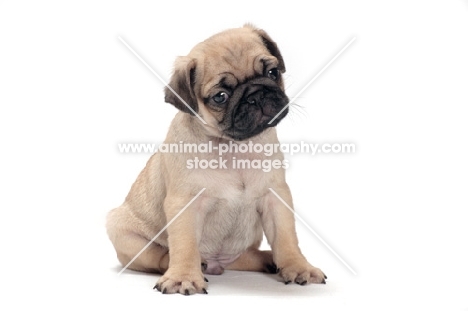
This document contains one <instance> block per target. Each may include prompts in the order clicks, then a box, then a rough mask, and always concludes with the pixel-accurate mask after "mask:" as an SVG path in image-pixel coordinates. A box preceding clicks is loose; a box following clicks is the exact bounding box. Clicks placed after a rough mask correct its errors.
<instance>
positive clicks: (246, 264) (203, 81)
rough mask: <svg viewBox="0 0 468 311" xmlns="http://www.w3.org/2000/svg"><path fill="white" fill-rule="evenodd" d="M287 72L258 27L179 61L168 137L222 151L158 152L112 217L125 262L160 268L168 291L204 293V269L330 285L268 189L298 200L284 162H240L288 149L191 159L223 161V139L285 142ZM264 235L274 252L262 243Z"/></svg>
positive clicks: (230, 33) (215, 39)
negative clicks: (280, 127)
mask: <svg viewBox="0 0 468 311" xmlns="http://www.w3.org/2000/svg"><path fill="white" fill-rule="evenodd" d="M284 72H285V65H284V61H283V57H282V56H281V53H280V51H279V49H278V47H277V45H276V43H275V42H274V41H273V40H272V39H271V38H270V37H269V36H268V34H267V33H266V32H265V31H263V30H261V29H257V28H255V27H254V26H252V25H245V26H244V27H241V28H236V29H230V30H227V31H224V32H221V33H219V34H216V35H214V36H212V37H210V38H208V39H207V40H205V41H203V42H201V43H199V44H198V45H196V46H195V47H194V48H193V49H192V50H191V51H190V53H189V54H188V55H187V56H184V57H179V58H178V59H177V60H176V63H175V68H174V73H173V75H172V78H171V80H170V82H169V86H168V87H166V89H165V101H166V102H168V103H170V104H172V105H174V106H175V107H176V108H178V109H179V110H180V111H179V112H178V113H177V114H176V116H175V117H174V119H173V121H172V123H171V125H170V128H169V131H168V134H167V137H166V139H165V144H180V143H181V142H183V143H184V144H198V145H199V144H209V143H211V144H212V146H213V149H214V150H215V151H214V152H211V153H209V152H204V153H203V152H199V153H197V152H189V153H184V152H179V153H163V152H157V153H155V154H154V155H153V156H152V157H151V158H150V159H149V161H148V162H147V164H146V167H145V168H144V169H143V171H142V172H141V173H140V175H139V176H138V178H137V179H136V181H135V182H134V184H133V185H132V187H131V190H130V192H129V194H128V196H127V197H126V199H125V202H124V203H123V204H122V205H121V206H120V207H118V208H116V209H113V210H112V211H110V212H109V214H108V218H107V232H108V235H109V238H110V240H111V241H112V243H113V245H114V247H115V250H116V252H117V257H118V259H119V261H120V262H121V264H122V265H124V266H125V265H127V264H129V263H130V262H131V264H130V265H129V267H128V268H130V269H133V270H137V271H145V272H154V273H160V274H162V276H161V277H160V278H159V280H158V281H157V283H156V285H155V287H154V288H155V289H157V290H158V291H160V292H162V293H163V294H166V293H167V294H169V293H181V294H185V295H191V294H195V293H205V294H206V293H207V290H206V289H207V283H206V281H207V280H206V278H205V277H204V273H206V274H221V273H223V271H224V270H225V269H231V270H245V271H264V272H269V273H277V272H279V274H280V277H281V278H282V279H283V280H284V283H285V284H288V283H291V282H295V283H297V284H300V285H305V284H308V283H323V284H325V279H326V276H325V274H324V273H323V272H322V271H321V270H320V269H318V268H316V267H314V266H312V265H311V264H309V263H308V262H307V260H306V259H305V257H304V256H303V255H302V253H301V251H300V249H299V247H298V239H297V236H296V231H295V224H294V215H293V213H291V211H290V210H288V208H287V207H286V206H285V205H284V204H283V203H282V202H281V201H280V200H279V199H278V198H277V197H276V196H275V195H274V194H273V193H272V191H270V190H269V189H270V188H271V189H273V190H274V191H275V192H276V193H277V194H278V195H279V196H280V197H281V198H282V199H283V200H284V201H285V202H286V203H287V204H288V205H289V206H291V207H292V206H293V202H292V197H291V192H290V190H289V187H288V185H287V183H286V181H285V170H284V168H283V167H281V168H279V169H278V168H274V169H271V170H270V171H269V172H265V171H264V170H260V169H254V168H244V169H240V168H235V167H236V166H235V163H234V162H235V161H239V160H246V161H253V160H261V161H263V160H270V161H275V160H279V161H280V162H277V163H282V162H283V160H284V157H283V154H282V153H281V152H276V153H274V154H273V155H272V156H270V157H268V156H266V155H265V154H263V153H255V152H250V153H249V152H240V151H239V150H236V149H235V148H232V149H233V151H231V152H227V153H225V154H223V161H225V165H224V167H222V168H218V169H202V168H200V167H198V168H196V167H193V166H192V167H189V166H188V165H187V163H189V162H188V161H190V160H193V159H195V158H198V159H199V160H208V161H211V160H216V161H218V160H219V154H218V152H217V151H216V147H219V146H221V145H222V144H229V143H231V144H238V145H239V144H243V143H244V144H245V143H247V142H249V143H250V142H251V143H252V144H278V143H279V142H278V138H277V134H276V128H275V126H276V125H277V124H278V122H280V121H281V120H282V119H283V118H284V117H285V116H286V114H287V112H288V110H287V109H285V110H284V111H283V112H282V113H281V114H280V115H279V116H278V117H277V118H276V119H275V120H274V121H273V122H272V123H271V124H270V121H271V120H272V119H273V118H274V117H275V116H276V115H277V114H278V113H279V112H280V111H281V109H283V108H284V107H285V106H286V105H287V104H288V97H287V96H286V94H285V93H284V85H283V78H282V74H283V73H284ZM197 115H198V116H199V117H201V119H200V118H199V117H198V116H197ZM202 120H203V121H202ZM205 123H206V124H205ZM213 163H215V162H213ZM203 189H205V190H204V191H203V192H202V193H201V194H200V195H199V196H198V197H197V198H196V199H195V200H193V198H194V197H195V196H196V195H197V194H199V193H200V192H201V191H202V190H203ZM191 200H193V202H191V204H190V205H189V206H188V207H186V206H187V204H188V203H189V202H190V201H191ZM184 207H186V209H185V210H184V211H183V212H182V213H179V212H181V210H182V209H183V208H184ZM168 224H169V225H168ZM166 225H168V226H167V228H166V229H165V230H163V231H162V232H161V230H162V229H163V228H165V226H166ZM263 233H265V236H266V238H267V241H268V243H269V245H270V246H271V251H261V250H259V246H260V243H261V241H262V238H263ZM158 234H159V235H158ZM156 235H158V237H157V238H156V239H154V241H153V242H151V243H150V245H149V247H147V248H146V249H145V251H144V252H142V253H141V254H140V255H139V256H137V258H135V259H134V257H135V256H136V255H137V254H138V253H139V252H140V251H141V250H142V249H143V248H144V247H145V246H146V245H147V244H148V243H149V242H150V241H151V240H152V239H153V238H154V237H155V236H156ZM133 259H134V260H133ZM132 260H133V261H132Z"/></svg>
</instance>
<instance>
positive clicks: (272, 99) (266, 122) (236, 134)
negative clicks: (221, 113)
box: [224, 83, 289, 140]
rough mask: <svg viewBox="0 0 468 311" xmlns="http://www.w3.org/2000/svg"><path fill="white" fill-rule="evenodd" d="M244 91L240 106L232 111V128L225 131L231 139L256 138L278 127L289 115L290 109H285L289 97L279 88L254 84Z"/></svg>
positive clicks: (239, 102)
mask: <svg viewBox="0 0 468 311" xmlns="http://www.w3.org/2000/svg"><path fill="white" fill-rule="evenodd" d="M242 91H243V92H242V96H241V98H240V100H239V101H238V104H237V105H236V106H235V107H233V109H232V110H231V116H230V126H229V127H228V128H227V129H226V130H224V134H225V135H227V136H229V137H230V138H232V139H234V140H245V139H248V138H251V137H253V136H256V135H258V134H260V133H261V132H263V131H264V130H265V129H267V128H269V127H274V126H276V125H277V124H278V123H279V122H280V121H281V120H282V119H283V118H284V117H285V116H286V115H287V114H288V108H286V109H284V107H285V106H286V105H287V104H288V102H289V100H288V97H287V96H286V94H284V92H283V91H282V90H281V89H280V88H279V87H278V86H276V85H273V86H272V85H271V84H270V85H262V84H256V83H254V84H251V85H249V86H247V87H245V88H244V90H242ZM283 109H284V110H283ZM282 110H283V111H282ZM280 112H281V113H280ZM270 122H271V123H270Z"/></svg>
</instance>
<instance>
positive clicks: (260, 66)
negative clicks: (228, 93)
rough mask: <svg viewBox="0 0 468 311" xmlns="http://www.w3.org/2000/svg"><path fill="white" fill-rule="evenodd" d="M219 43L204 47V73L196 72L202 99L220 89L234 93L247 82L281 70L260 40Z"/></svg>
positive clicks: (250, 37) (248, 39)
mask: <svg viewBox="0 0 468 311" xmlns="http://www.w3.org/2000/svg"><path fill="white" fill-rule="evenodd" d="M220 41H221V42H219V40H218V42H213V43H210V44H205V46H204V48H203V51H202V53H200V54H199V56H200V57H201V58H202V61H201V62H199V65H201V66H203V70H201V72H200V73H198V72H197V82H198V83H200V91H201V94H202V95H206V94H209V93H210V90H211V89H213V88H218V87H223V88H228V89H229V88H231V89H233V88H235V87H236V86H237V85H238V84H240V83H243V82H244V81H245V80H247V79H249V78H252V77H254V76H258V75H263V74H264V73H265V71H267V70H269V69H272V68H275V67H277V66H278V60H277V59H276V57H274V56H272V55H271V54H270V53H269V52H268V49H267V48H266V47H265V46H264V45H263V42H262V40H261V39H260V38H259V37H258V36H246V37H245V36H244V37H237V38H226V40H220ZM199 61H200V59H199ZM199 74H200V75H199Z"/></svg>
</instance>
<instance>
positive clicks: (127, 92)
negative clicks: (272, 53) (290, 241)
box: [0, 0, 468, 310]
mask: <svg viewBox="0 0 468 311" xmlns="http://www.w3.org/2000/svg"><path fill="white" fill-rule="evenodd" d="M377 3H378V4H377ZM245 22H251V23H254V24H255V25H257V26H258V27H261V28H264V29H265V30H266V31H267V32H268V33H269V34H270V35H271V36H272V37H273V38H274V39H275V40H276V41H277V43H278V45H279V47H280V49H281V51H282V53H283V56H284V59H285V62H286V67H287V79H288V80H287V84H288V85H291V87H290V88H289V89H288V95H289V96H290V97H291V98H292V97H293V96H294V95H295V94H296V93H297V92H298V91H299V90H300V89H301V88H302V87H303V86H304V85H305V84H306V83H307V82H308V81H310V79H311V78H312V77H313V76H314V75H315V74H316V73H317V72H318V71H319V70H320V69H321V68H323V66H324V65H325V64H326V63H327V62H328V61H329V60H330V59H331V58H332V57H333V56H334V55H335V54H336V53H337V52H338V51H339V50H340V49H341V48H342V47H343V46H344V45H345V44H346V43H347V42H348V41H349V40H351V38H353V37H356V40H355V42H354V43H353V44H352V45H351V46H350V47H349V49H348V50H347V51H345V52H344V53H343V54H342V55H341V56H340V57H339V58H338V59H337V60H336V62H334V63H333V64H332V65H331V66H330V67H329V68H328V69H327V70H326V71H325V72H324V73H323V74H322V75H321V76H320V78H319V79H317V80H316V81H315V82H314V83H313V84H312V85H311V86H310V88H308V89H307V91H306V92H304V93H303V94H302V95H301V97H300V98H299V100H298V101H297V105H296V106H294V107H293V108H292V110H291V113H290V115H289V116H288V117H287V119H285V120H284V121H282V123H281V124H280V125H279V126H278V131H279V135H280V139H281V140H282V141H283V142H299V141H300V140H305V141H307V142H353V143H355V144H356V146H357V152H356V153H355V154H353V155H319V156H316V157H311V156H305V155H303V156H294V157H290V160H291V168H290V169H289V170H288V172H287V174H288V175H287V178H288V182H289V183H290V186H291V188H292V191H293V196H294V200H295V207H296V210H297V212H298V214H299V215H301V216H302V217H303V218H304V219H305V220H306V221H307V223H308V224H309V226H311V227H312V228H314V230H316V232H317V233H318V234H319V235H320V236H321V237H322V238H323V239H324V240H325V241H327V243H328V244H329V245H330V246H331V247H332V248H333V249H334V250H335V251H336V252H337V253H338V254H340V255H341V257H342V258H343V259H344V260H345V261H346V262H347V263H348V264H349V265H350V266H351V267H352V268H353V269H354V270H355V271H356V273H357V275H354V274H352V273H351V272H350V271H349V270H348V269H347V268H346V267H345V266H344V265H343V264H342V263H341V262H340V261H339V260H338V259H337V258H336V257H335V256H334V255H333V254H332V253H331V252H330V251H329V250H328V249H327V248H326V247H324V246H323V245H322V244H321V243H320V242H319V241H318V240H317V238H316V237H315V236H314V235H313V234H312V233H311V232H310V231H308V230H307V229H306V228H305V227H304V226H303V225H301V224H299V223H298V228H297V230H298V235H299V240H300V246H301V247H302V249H303V252H304V254H305V255H306V256H307V258H308V259H309V260H310V261H311V262H312V263H313V264H314V265H316V266H318V267H320V268H322V269H323V270H324V271H325V272H326V273H327V275H328V277H329V280H328V284H327V285H325V286H324V285H310V286H306V287H300V286H297V285H288V286H285V285H283V284H282V283H280V282H278V279H277V278H274V277H270V276H265V275H262V274H255V273H236V272H228V273H226V274H224V275H222V276H218V277H210V283H209V295H207V296H204V295H196V296H193V297H184V296H181V295H170V296H167V295H165V296H163V295H161V294H160V293H158V292H153V291H152V286H153V285H154V284H155V282H156V280H157V278H158V276H155V275H145V274H138V273H131V272H128V273H125V274H123V275H122V276H120V277H117V276H116V274H117V272H118V271H119V265H118V262H117V260H116V258H115V254H114V251H113V248H112V246H111V244H110V242H109V241H108V239H107V236H106V233H105V229H104V219H105V215H106V213H107V212H108V211H109V210H110V209H112V208H114V207H116V206H118V205H120V204H121V203H122V201H123V199H124V198H125V196H126V194H127V192H128V190H129V188H130V186H131V184H132V183H133V181H134V180H135V178H136V176H137V174H138V173H139V172H140V170H141V169H142V168H143V166H144V164H145V162H146V160H147V159H148V158H149V154H140V155H125V154H120V153H119V152H118V150H117V144H118V143H121V142H155V143H159V142H161V141H162V140H163V139H164V137H165V134H166V131H167V128H168V124H169V122H170V120H171V118H172V116H173V115H174V114H175V112H176V111H175V108H173V107H172V106H171V105H169V104H165V103H164V100H163V92H162V89H163V85H162V84H161V83H160V82H159V81H158V80H157V79H156V78H155V77H154V76H153V75H152V74H151V73H150V72H149V70H148V69H147V68H145V67H144V66H143V65H142V64H141V63H140V62H139V61H138V60H137V59H136V58H135V57H134V56H133V55H132V54H131V53H130V52H129V51H128V50H127V49H126V48H125V46H124V45H123V44H122V43H121V42H120V41H119V40H118V36H122V38H124V39H125V40H127V42H128V43H129V44H130V45H132V46H133V47H134V48H135V50H136V51H138V53H140V55H141V56H142V57H143V58H145V59H146V60H147V61H148V63H150V64H151V66H152V67H153V68H154V69H155V70H156V71H157V72H158V73H160V74H161V75H162V76H163V77H164V78H165V79H166V80H168V79H169V76H170V72H171V69H172V64H173V61H174V59H175V57H176V56H177V55H184V54H186V53H187V52H188V51H189V50H190V48H191V47H192V46H193V45H194V44H196V43H197V42H199V41H202V40H204V39H205V38H206V37H208V36H210V35H212V34H214V33H216V32H218V31H221V30H224V29H226V28H232V27H239V26H241V25H242V24H244V23H245ZM467 55H468V1H466V0H465V1H462V0H458V1H447V0H445V1H442V0H441V1H391V2H390V1H387V2H385V3H384V2H380V1H379V2H377V1H326V2H325V1H320V2H316V1H310V2H309V3H308V4H307V5H305V2H299V1H297V2H293V1H282V2H280V1H241V0H236V1H231V2H229V1H222V2H221V1H192V2H189V1H186V2H181V1H166V2H160V3H156V2H155V1H154V2H149V1H148V2H143V1H128V2H123V1H108V2H104V1H80V2H75V4H70V3H69V2H66V4H65V2H64V1H41V2H39V1H29V2H22V1H0V104H1V106H0V107H1V108H0V109H1V110H0V138H1V140H0V148H1V149H0V151H1V153H0V156H1V161H0V185H1V197H0V198H1V201H0V203H1V207H0V239H1V240H0V242H1V243H0V263H1V270H2V273H1V276H0V284H1V292H2V294H1V295H2V299H1V300H0V301H1V302H0V304H5V305H8V307H3V306H2V307H1V309H2V310H3V309H5V310H6V309H8V310H15V309H17V310H20V309H26V308H27V307H28V308H29V309H38V308H39V307H41V306H44V307H47V308H49V309H61V310H67V309H70V310H73V309H84V308H87V309H91V310H94V309H101V310H124V309H126V310H129V309H132V310H140V309H141V310H156V309H158V308H159V309H160V310H161V308H165V307H168V308H174V307H177V308H178V306H179V305H182V306H188V307H192V306H194V307H196V308H204V309H211V308H217V309H219V308H226V307H228V306H231V305H232V306H235V305H236V304H244V305H246V303H251V302H252V301H254V300H255V302H256V303H257V302H258V303H264V307H262V308H270V307H281V308H288V307H289V308H301V309H304V308H306V309H307V308H311V309H315V310H327V309H329V310H362V309H372V310H385V309H399V310H416V309H421V308H423V307H424V308H425V309H438V310H467V308H468V299H467V298H466V295H467V293H468V286H467V279H468V269H467V265H466V263H467V262H468V254H467V245H468V243H467V236H468V230H467V216H466V211H467V208H468V199H467V190H468V187H467V185H468V165H467V159H468V147H467V133H468V122H467V118H468V114H467V109H466V106H467V105H468V92H467V86H468V56H467ZM258 296H261V297H258ZM166 305H167V306H166Z"/></svg>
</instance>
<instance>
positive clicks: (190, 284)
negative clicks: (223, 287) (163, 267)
mask: <svg viewBox="0 0 468 311" xmlns="http://www.w3.org/2000/svg"><path fill="white" fill-rule="evenodd" d="M205 280H206V279H205V278H204V276H203V274H202V273H201V271H198V270H197V271H177V270H174V269H173V270H171V269H169V270H167V272H166V273H164V275H163V276H162V277H160V278H159V280H158V282H157V283H156V285H155V286H154V287H153V289H157V290H158V291H160V292H161V293H163V294H174V293H180V294H183V295H193V294H196V293H200V294H208V292H207V291H206V283H205Z"/></svg>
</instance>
